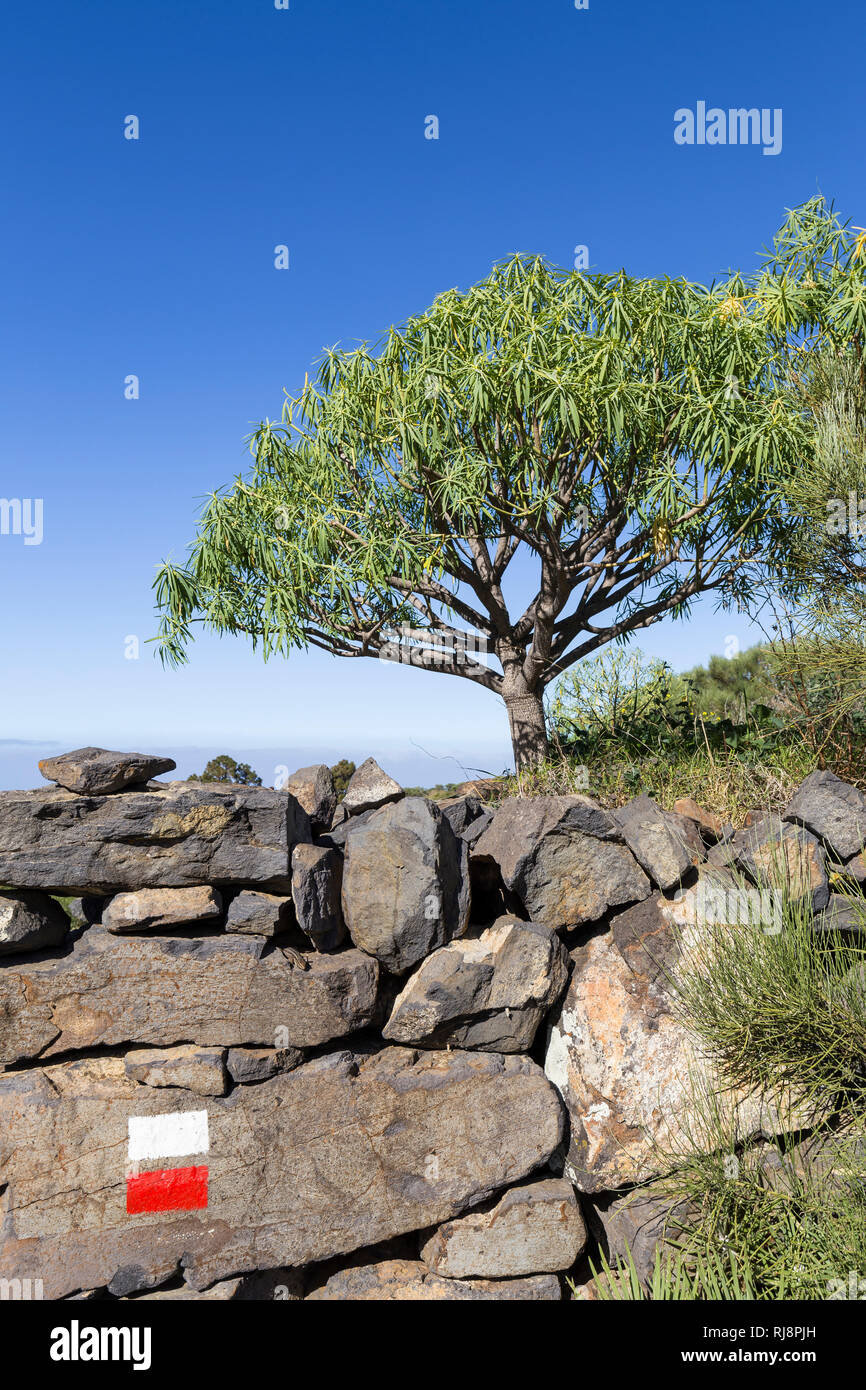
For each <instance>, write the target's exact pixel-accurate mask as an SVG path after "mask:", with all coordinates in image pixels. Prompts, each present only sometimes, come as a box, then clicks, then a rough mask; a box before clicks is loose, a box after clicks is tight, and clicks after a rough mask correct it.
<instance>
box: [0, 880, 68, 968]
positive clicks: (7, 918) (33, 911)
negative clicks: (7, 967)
mask: <svg viewBox="0 0 866 1390" xmlns="http://www.w3.org/2000/svg"><path fill="white" fill-rule="evenodd" d="M68 931H69V918H68V917H67V915H66V913H65V912H64V911H63V908H62V907H61V906H60V904H59V903H56V902H55V901H54V899H53V898H49V897H48V894H47V893H27V892H19V893H11V892H7V891H4V890H0V956H11V955H19V954H21V953H22V952H24V951H44V950H46V949H47V948H48V947H49V946H57V945H59V944H60V942H61V941H62V940H63V938H64V937H65V936H66V933H67V932H68Z"/></svg>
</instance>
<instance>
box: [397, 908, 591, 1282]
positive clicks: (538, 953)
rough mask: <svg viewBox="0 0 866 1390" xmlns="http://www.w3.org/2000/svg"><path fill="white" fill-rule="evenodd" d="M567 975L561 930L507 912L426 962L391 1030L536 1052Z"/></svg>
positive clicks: (405, 1039) (408, 1037)
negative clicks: (539, 1032)
mask: <svg viewBox="0 0 866 1390" xmlns="http://www.w3.org/2000/svg"><path fill="white" fill-rule="evenodd" d="M567 979H568V954H567V952H566V949H565V947H564V945H563V944H562V942H561V941H560V939H559V937H558V936H557V935H556V933H555V932H554V931H552V930H551V929H550V927H542V926H539V925H538V924H537V923H535V922H520V921H518V920H517V918H513V917H512V918H507V917H506V918H503V919H502V921H500V922H497V923H495V924H494V926H492V927H489V928H488V929H487V931H485V932H483V933H482V935H481V936H480V937H478V938H473V939H472V940H465V941H452V942H451V944H450V945H448V946H443V947H441V948H440V950H438V951H434V952H433V954H432V955H431V956H428V957H427V959H426V960H425V961H422V963H421V965H420V967H419V968H418V970H416V972H415V974H414V975H412V976H411V977H410V979H409V981H408V982H407V984H406V985H405V987H404V989H403V991H402V993H401V994H400V995H399V997H398V998H397V1000H396V1002H395V1004H394V1008H393V1011H392V1013H391V1017H390V1018H389V1020H388V1023H387V1025H386V1026H385V1028H384V1029H383V1030H382V1031H383V1035H384V1037H386V1038H390V1039H391V1040H392V1041H393V1042H400V1043H414V1044H417V1045H419V1046H421V1047H471V1048H478V1049H480V1050H481V1051H484V1052H528V1051H529V1049H530V1047H531V1046H532V1043H533V1041H534V1039H535V1034H536V1031H537V1029H538V1025H539V1023H540V1022H541V1020H542V1018H543V1017H544V1015H545V1013H546V1011H547V1010H548V1009H549V1008H550V1007H551V1005H552V1004H554V1003H555V1002H556V1000H557V999H558V998H559V996H560V994H561V993H562V991H563V989H564V988H565V983H566V980H567ZM533 1272H535V1271H533Z"/></svg>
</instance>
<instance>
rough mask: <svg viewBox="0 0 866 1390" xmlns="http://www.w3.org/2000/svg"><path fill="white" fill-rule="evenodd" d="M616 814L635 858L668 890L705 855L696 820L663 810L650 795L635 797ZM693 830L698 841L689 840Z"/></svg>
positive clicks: (653, 878) (657, 885) (659, 884)
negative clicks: (694, 822) (692, 820)
mask: <svg viewBox="0 0 866 1390" xmlns="http://www.w3.org/2000/svg"><path fill="white" fill-rule="evenodd" d="M613 815H614V819H615V821H616V823H617V825H618V826H619V828H620V830H621V831H622V837H623V839H624V840H625V842H626V844H627V845H628V847H629V849H630V850H631V852H632V854H633V855H634V857H635V859H636V860H637V862H638V863H639V864H640V866H641V868H642V869H643V870H644V871H645V872H646V873H647V874H649V877H650V878H651V879H652V881H653V883H655V885H656V887H657V888H661V889H662V891H664V892H667V891H668V890H669V889H671V888H674V887H675V886H676V885H677V884H678V883H679V882H680V881H681V880H682V878H683V877H684V875H685V874H687V873H688V871H689V869H690V868H692V866H693V865H694V864H695V863H698V862H700V860H701V859H703V857H704V848H703V842H702V840H701V837H700V832H699V831H696V830H695V828H694V825H693V823H692V822H690V821H688V820H685V821H684V819H683V818H682V817H679V818H678V817H675V816H674V815H673V814H672V813H671V812H670V811H664V810H662V808H661V806H657V805H656V803H655V802H654V801H653V800H652V799H651V798H650V797H648V796H637V797H635V798H634V800H633V801H630V802H628V804H627V805H626V806H621V807H620V809H619V810H618V811H614V813H613ZM687 827H688V828H687ZM690 832H691V836H693V837H696V841H697V843H696V844H695V839H692V840H691V843H690V842H689V837H690Z"/></svg>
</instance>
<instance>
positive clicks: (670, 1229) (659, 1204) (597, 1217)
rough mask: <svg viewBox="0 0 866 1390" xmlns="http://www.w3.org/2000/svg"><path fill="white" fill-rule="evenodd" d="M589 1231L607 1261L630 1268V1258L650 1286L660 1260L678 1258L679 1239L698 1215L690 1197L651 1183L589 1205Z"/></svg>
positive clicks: (615, 1268)
mask: <svg viewBox="0 0 866 1390" xmlns="http://www.w3.org/2000/svg"><path fill="white" fill-rule="evenodd" d="M588 1212H589V1225H590V1230H591V1231H593V1233H594V1234H595V1235H596V1237H597V1239H598V1240H599V1243H600V1244H601V1245H602V1248H603V1249H604V1251H605V1254H606V1256H607V1261H608V1264H609V1265H610V1266H611V1269H612V1270H613V1271H614V1272H616V1271H617V1269H628V1267H629V1257H631V1262H632V1263H633V1264H634V1267H635V1270H636V1271H637V1276H638V1278H639V1280H640V1282H641V1283H642V1284H643V1285H645V1286H646V1287H651V1285H652V1278H653V1271H654V1269H655V1267H656V1263H657V1261H658V1263H659V1265H660V1266H661V1267H662V1268H664V1264H665V1261H666V1260H667V1259H675V1258H676V1246H677V1241H678V1240H681V1239H682V1238H683V1235H684V1233H685V1232H686V1231H688V1229H689V1227H690V1225H694V1223H695V1221H696V1220H697V1219H698V1218H699V1216H700V1212H699V1210H698V1209H697V1208H696V1207H695V1206H694V1205H693V1204H692V1203H691V1202H690V1201H688V1200H687V1199H685V1198H681V1199H679V1200H677V1199H675V1198H673V1197H672V1196H671V1195H670V1193H669V1192H668V1191H667V1190H666V1189H665V1187H664V1185H663V1184H660V1183H650V1184H649V1186H647V1187H639V1188H636V1189H635V1190H634V1191H632V1192H628V1193H626V1194H625V1195H623V1196H619V1195H617V1194H614V1195H613V1196H611V1197H602V1198H600V1199H599V1200H598V1201H597V1202H595V1203H593V1204H592V1205H589V1206H588Z"/></svg>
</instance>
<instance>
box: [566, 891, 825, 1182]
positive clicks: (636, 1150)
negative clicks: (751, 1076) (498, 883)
mask: <svg viewBox="0 0 866 1390" xmlns="http://www.w3.org/2000/svg"><path fill="white" fill-rule="evenodd" d="M698 902H699V899H698V889H697V888H691V889H688V890H686V891H685V892H683V893H682V895H681V896H680V898H679V899H677V900H676V901H668V900H666V899H664V898H662V897H660V896H656V897H654V898H652V899H651V900H650V901H648V902H644V903H639V904H637V905H636V906H634V907H632V908H630V909H629V910H628V911H627V912H625V913H622V914H619V915H618V916H617V917H616V918H615V919H614V922H613V927H612V930H611V931H610V932H609V933H606V934H604V935H599V936H594V937H592V938H591V939H590V940H589V941H588V942H587V943H586V944H585V945H584V946H581V947H578V948H577V949H576V950H575V951H573V952H572V961H573V963H574V968H573V972H572V976H571V979H570V982H569V986H568V989H567V990H566V993H565V996H564V998H563V1001H562V1006H561V1009H560V1011H559V1016H558V1017H555V1019H554V1022H553V1024H552V1026H551V1028H550V1031H549V1036H548V1044H547V1055H546V1059H545V1072H546V1074H547V1076H548V1077H549V1078H550V1080H551V1081H552V1082H553V1083H554V1085H555V1086H556V1087H557V1089H558V1091H559V1092H560V1094H561V1096H562V1098H563V1100H564V1102H565V1104H566V1107H567V1109H568V1111H569V1115H570V1118H571V1140H570V1144H569V1148H568V1152H567V1154H566V1155H565V1159H564V1175H565V1176H566V1177H567V1178H568V1179H569V1181H571V1182H572V1183H573V1184H574V1185H575V1187H577V1188H578V1189H579V1191H581V1192H586V1193H597V1192H606V1191H610V1190H611V1189H614V1188H620V1187H626V1186H628V1185H630V1184H634V1183H641V1182H646V1181H648V1180H649V1179H651V1178H655V1177H660V1176H662V1175H663V1174H665V1173H667V1172H669V1171H670V1170H671V1169H672V1168H673V1167H675V1166H676V1163H677V1161H678V1155H679V1154H680V1153H681V1152H682V1150H683V1148H684V1147H685V1148H687V1149H692V1148H694V1147H695V1146H697V1147H700V1146H701V1145H702V1144H706V1146H707V1148H708V1149H709V1148H712V1147H713V1146H714V1144H715V1142H716V1140H715V1135H716V1132H717V1131H716V1129H715V1128H714V1126H713V1123H712V1119H713V1117H712V1115H710V1116H709V1117H707V1113H706V1112H707V1111H708V1110H709V1108H710V1107H708V1106H707V1105H706V1104H705V1102H706V1099H707V1097H708V1096H709V1095H710V1094H713V1093H717V1100H716V1102H715V1105H714V1107H713V1109H714V1110H715V1111H716V1112H717V1114H718V1116H719V1117H720V1122H723V1123H724V1124H725V1125H726V1126H727V1129H728V1132H729V1133H730V1134H731V1136H732V1139H733V1141H735V1142H746V1141H747V1140H750V1139H752V1138H755V1137H757V1136H758V1135H761V1134H773V1133H781V1132H783V1131H785V1130H786V1129H797V1128H804V1127H805V1126H806V1125H807V1124H808V1123H809V1122H810V1121H811V1120H813V1118H814V1110H813V1111H811V1112H810V1111H809V1110H808V1109H807V1108H805V1107H803V1106H802V1105H798V1104H797V1103H796V1102H795V1100H794V1099H793V1098H792V1097H790V1096H789V1095H787V1094H785V1093H784V1092H783V1091H781V1090H779V1091H776V1092H772V1093H767V1094H758V1093H756V1092H746V1091H743V1090H739V1091H732V1090H731V1089H730V1088H729V1087H728V1086H727V1085H722V1084H721V1083H720V1082H719V1078H718V1074H717V1073H716V1071H715V1069H714V1067H713V1065H712V1063H711V1062H710V1060H709V1059H708V1058H707V1057H706V1056H705V1055H704V1054H703V1053H702V1051H701V1049H700V1048H699V1046H698V1045H697V1043H696V1042H695V1041H694V1039H693V1038H692V1037H691V1035H690V1033H689V1031H688V1030H687V1029H686V1027H685V1026H684V1024H683V1022H682V1021H681V1019H680V1017H679V1016H678V1012H677V1009H676V1006H675V987H674V986H675V978H676V975H677V973H679V972H681V971H682V970H683V969H684V968H685V969H690V968H693V967H695V966H697V968H700V965H699V963H700V959H701V952H702V950H703V949H704V945H705V942H706V941H707V939H708V938H707V932H708V931H709V930H712V928H708V927H707V926H705V925H704V924H703V923H702V921H701V917H700V913H699V911H698Z"/></svg>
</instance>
